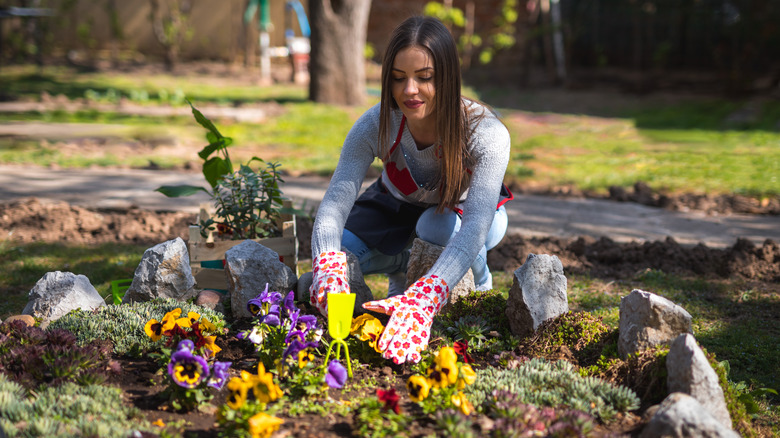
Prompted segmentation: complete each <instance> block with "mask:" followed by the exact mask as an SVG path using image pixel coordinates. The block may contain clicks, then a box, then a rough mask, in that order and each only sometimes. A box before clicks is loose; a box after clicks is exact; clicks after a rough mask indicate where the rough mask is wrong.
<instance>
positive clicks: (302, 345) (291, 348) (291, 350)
mask: <svg viewBox="0 0 780 438" xmlns="http://www.w3.org/2000/svg"><path fill="white" fill-rule="evenodd" d="M319 345H320V344H319V343H318V342H302V341H299V340H298V339H293V340H292V342H290V344H289V345H288V346H287V348H286V349H285V350H284V353H282V358H283V359H287V358H288V357H290V356H292V357H298V353H300V352H301V351H303V350H305V349H307V348H317V347H318V346H319Z"/></svg>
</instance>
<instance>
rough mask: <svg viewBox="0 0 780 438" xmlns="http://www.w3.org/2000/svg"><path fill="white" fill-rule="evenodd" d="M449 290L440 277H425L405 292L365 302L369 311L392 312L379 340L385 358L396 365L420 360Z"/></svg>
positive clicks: (379, 347) (365, 307) (378, 345)
mask: <svg viewBox="0 0 780 438" xmlns="http://www.w3.org/2000/svg"><path fill="white" fill-rule="evenodd" d="M449 292H450V288H449V287H448V286H447V283H446V282H445V281H444V280H442V279H441V278H439V277H437V276H435V275H431V276H423V277H420V279H419V280H417V281H416V282H415V283H414V284H412V285H411V286H409V288H408V289H406V292H404V293H403V294H402V295H397V296H394V297H390V298H386V299H384V300H377V301H369V302H367V303H364V304H363V308H364V309H366V310H371V311H374V312H379V313H384V314H386V315H390V320H389V321H388V323H387V326H386V327H385V330H384V331H383V332H382V336H380V337H379V342H378V343H377V347H378V349H379V350H381V351H382V352H383V353H382V357H384V358H385V359H392V360H393V362H395V363H396V364H401V363H404V362H406V361H407V360H408V361H411V362H414V363H417V362H419V361H420V358H421V356H420V353H421V352H422V351H423V350H425V349H426V348H427V347H428V339H429V338H430V337H431V324H433V317H434V316H435V315H436V314H437V313H439V310H441V308H442V306H443V305H444V303H445V302H446V301H447V297H448V296H449Z"/></svg>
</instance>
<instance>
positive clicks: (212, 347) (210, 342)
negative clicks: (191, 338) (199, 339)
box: [203, 335, 222, 357]
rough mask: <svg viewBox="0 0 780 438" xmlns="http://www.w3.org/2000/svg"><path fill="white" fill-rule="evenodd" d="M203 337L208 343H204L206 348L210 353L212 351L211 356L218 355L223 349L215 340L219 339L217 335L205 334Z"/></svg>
mask: <svg viewBox="0 0 780 438" xmlns="http://www.w3.org/2000/svg"><path fill="white" fill-rule="evenodd" d="M203 339H205V340H206V344H205V345H203V348H205V349H207V350H208V351H209V353H210V356H209V357H214V356H216V354H217V353H219V352H220V351H222V349H221V348H219V346H218V345H217V344H215V342H216V341H217V336H216V335H214V336H204V337H203Z"/></svg>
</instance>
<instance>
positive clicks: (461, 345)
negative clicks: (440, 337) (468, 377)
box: [452, 341, 474, 363]
mask: <svg viewBox="0 0 780 438" xmlns="http://www.w3.org/2000/svg"><path fill="white" fill-rule="evenodd" d="M452 347H453V349H454V350H455V353H457V354H459V355H461V356H463V362H465V363H472V362H474V359H472V358H471V355H470V354H469V351H468V350H469V341H457V342H455V344H454V345H453V346H452Z"/></svg>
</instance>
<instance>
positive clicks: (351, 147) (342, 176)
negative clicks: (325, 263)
mask: <svg viewBox="0 0 780 438" xmlns="http://www.w3.org/2000/svg"><path fill="white" fill-rule="evenodd" d="M378 132H379V105H378V104H377V105H375V106H374V107H372V108H371V109H369V110H368V111H366V112H365V113H364V114H363V115H362V116H361V117H360V118H359V119H358V121H357V122H355V124H354V125H353V126H352V129H350V131H349V134H347V137H346V139H345V140H344V145H343V147H342V148H341V155H340V156H339V162H338V164H337V165H336V170H335V172H334V173H333V176H332V177H331V180H330V183H329V184H328V190H327V191H326V192H325V197H324V198H323V199H322V203H321V204H320V206H319V208H318V210H317V216H316V219H315V220H314V227H313V229H312V236H311V247H312V259H313V258H314V257H315V256H317V255H319V254H322V253H323V252H325V251H338V250H340V249H341V235H342V233H343V230H344V224H345V223H346V222H347V216H348V215H349V212H350V210H352V206H353V205H354V203H355V200H356V199H357V197H358V194H359V192H360V188H361V186H362V184H363V179H364V178H365V176H366V172H367V171H368V168H369V166H371V163H372V162H373V161H374V158H375V157H376V156H377V150H378V145H377V138H378V135H379V134H378Z"/></svg>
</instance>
